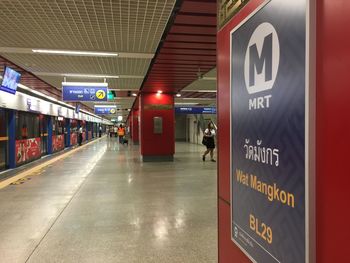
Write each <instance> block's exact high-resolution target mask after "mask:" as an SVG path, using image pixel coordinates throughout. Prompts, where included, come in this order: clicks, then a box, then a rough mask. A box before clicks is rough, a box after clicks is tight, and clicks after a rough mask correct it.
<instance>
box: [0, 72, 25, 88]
mask: <svg viewBox="0 0 350 263" xmlns="http://www.w3.org/2000/svg"><path fill="white" fill-rule="evenodd" d="M20 78H21V74H20V73H18V72H17V71H15V70H13V69H11V68H9V67H5V71H4V75H3V78H2V82H1V85H0V90H2V91H6V92H8V93H11V94H16V91H17V85H18V83H19V80H20Z"/></svg>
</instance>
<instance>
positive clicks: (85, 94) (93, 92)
mask: <svg viewBox="0 0 350 263" xmlns="http://www.w3.org/2000/svg"><path fill="white" fill-rule="evenodd" d="M107 86H108V84H107V83H89V82H87V83H81V82H63V83H62V99H63V101H107V93H108V89H107Z"/></svg>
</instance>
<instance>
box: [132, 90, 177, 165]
mask: <svg viewBox="0 0 350 263" xmlns="http://www.w3.org/2000/svg"><path fill="white" fill-rule="evenodd" d="M139 110H140V142H141V155H142V159H143V161H146V162H147V161H172V160H173V156H174V152H175V112H174V96H173V95H172V94H159V93H145V94H142V95H141V99H140V108H139ZM157 128H160V130H159V129H157Z"/></svg>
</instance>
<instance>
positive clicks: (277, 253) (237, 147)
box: [230, 0, 308, 263]
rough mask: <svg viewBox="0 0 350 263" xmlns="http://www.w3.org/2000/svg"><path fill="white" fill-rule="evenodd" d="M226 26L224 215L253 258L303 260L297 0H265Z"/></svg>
mask: <svg viewBox="0 0 350 263" xmlns="http://www.w3.org/2000/svg"><path fill="white" fill-rule="evenodd" d="M260 8H261V9H260V10H257V12H256V13H255V14H254V15H253V16H251V17H249V18H248V19H247V20H246V21H245V22H243V23H242V24H240V25H239V26H237V27H236V28H234V29H233V30H232V31H231V57H230V59H231V209H232V210H231V220H232V221H231V222H232V226H231V227H232V228H231V229H232V233H231V234H232V240H233V242H234V243H235V244H236V245H237V246H238V247H239V248H240V249H241V250H242V251H243V252H244V253H245V254H246V255H247V256H248V257H249V258H250V259H251V260H252V261H253V262H269V263H270V262H271V263H273V262H277V263H279V262H281V263H282V262H283V263H296V262H298V263H302V262H308V260H307V255H308V250H307V247H308V246H307V242H308V236H307V233H308V231H307V225H308V223H307V218H308V214H307V213H308V209H307V205H306V203H307V198H308V188H307V185H308V174H307V173H306V162H307V158H308V154H306V146H305V145H306V139H307V138H306V135H305V134H306V131H305V129H306V125H305V123H306V116H307V112H306V110H305V108H306V104H307V103H308V102H307V99H306V98H307V97H306V93H307V90H308V86H307V85H306V72H307V59H308V58H307V57H306V54H307V53H306V47H307V42H306V41H307V38H306V32H307V31H306V22H307V17H306V13H307V2H306V1H304V0H296V1H289V2H288V3H287V2H285V1H282V0H271V1H266V2H265V3H264V5H262V6H261V7H260Z"/></svg>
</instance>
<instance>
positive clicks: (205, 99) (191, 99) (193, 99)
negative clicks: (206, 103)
mask: <svg viewBox="0 0 350 263" xmlns="http://www.w3.org/2000/svg"><path fill="white" fill-rule="evenodd" d="M181 99H182V100H216V98H181Z"/></svg>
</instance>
